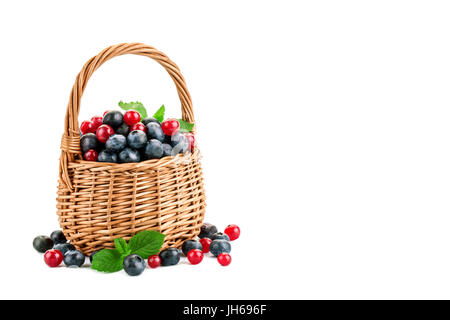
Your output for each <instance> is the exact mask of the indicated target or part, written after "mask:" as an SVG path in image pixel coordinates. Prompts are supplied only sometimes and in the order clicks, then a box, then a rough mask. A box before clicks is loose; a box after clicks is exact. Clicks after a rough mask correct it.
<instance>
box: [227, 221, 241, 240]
mask: <svg viewBox="0 0 450 320" xmlns="http://www.w3.org/2000/svg"><path fill="white" fill-rule="evenodd" d="M224 232H225V234H226V235H227V236H228V237H230V241H233V240H236V239H237V238H239V236H240V234H241V229H239V227H238V226H237V225H235V224H230V225H228V227H226V228H225V231H224Z"/></svg>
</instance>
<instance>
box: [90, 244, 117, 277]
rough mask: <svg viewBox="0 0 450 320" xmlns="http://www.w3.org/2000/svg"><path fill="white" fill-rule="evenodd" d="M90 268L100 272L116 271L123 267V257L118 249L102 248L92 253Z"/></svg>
mask: <svg viewBox="0 0 450 320" xmlns="http://www.w3.org/2000/svg"><path fill="white" fill-rule="evenodd" d="M91 268H92V269H94V270H97V271H101V272H108V273H110V272H117V271H120V270H122V269H123V257H122V255H121V254H120V252H119V251H117V250H115V249H113V250H111V249H103V250H100V251H99V252H97V253H96V254H95V255H94V258H93V260H92V266H91Z"/></svg>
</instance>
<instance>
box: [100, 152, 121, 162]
mask: <svg viewBox="0 0 450 320" xmlns="http://www.w3.org/2000/svg"><path fill="white" fill-rule="evenodd" d="M97 161H98V162H112V163H117V162H118V161H119V159H118V157H117V153H113V152H109V151H107V150H102V151H100V153H99V154H98V159H97Z"/></svg>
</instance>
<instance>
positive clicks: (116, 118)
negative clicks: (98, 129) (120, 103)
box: [103, 110, 123, 130]
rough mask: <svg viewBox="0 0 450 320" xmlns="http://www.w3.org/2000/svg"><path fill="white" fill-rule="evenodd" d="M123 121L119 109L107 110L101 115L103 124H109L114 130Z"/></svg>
mask: <svg viewBox="0 0 450 320" xmlns="http://www.w3.org/2000/svg"><path fill="white" fill-rule="evenodd" d="M122 123H123V114H122V112H120V111H117V110H114V111H109V112H108V113H107V114H105V115H104V116H103V124H107V125H109V126H111V127H112V128H113V129H114V130H115V129H117V128H119V127H120V126H121V125H122Z"/></svg>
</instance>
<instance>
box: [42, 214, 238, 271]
mask: <svg viewBox="0 0 450 320" xmlns="http://www.w3.org/2000/svg"><path fill="white" fill-rule="evenodd" d="M240 233H241V232H240V229H239V227H238V226H237V225H235V224H232V225H229V226H228V227H226V229H225V230H224V232H223V233H222V232H217V228H216V227H215V226H214V225H212V224H209V223H204V224H203V225H202V227H201V232H200V234H199V238H200V239H199V240H186V241H185V242H184V243H183V245H182V248H181V250H179V249H176V248H168V249H166V250H163V251H161V252H160V253H159V254H157V255H152V256H150V257H148V260H147V263H148V265H149V267H150V268H157V267H159V266H173V265H176V264H178V262H180V259H181V254H183V255H184V256H186V257H187V259H188V261H189V262H190V263H191V264H193V265H196V264H199V263H200V262H202V260H203V257H204V255H205V254H208V253H209V252H210V253H211V255H212V256H214V257H216V258H217V261H218V262H219V264H221V265H222V266H228V265H229V264H230V263H231V256H230V252H231V244H230V241H233V240H236V239H237V238H239V235H240ZM33 247H34V248H35V249H36V250H37V251H38V252H41V253H44V261H45V263H46V264H47V265H48V266H49V267H57V266H59V265H60V264H61V263H62V262H63V261H64V264H65V265H66V266H68V267H69V266H77V267H81V266H82V265H83V264H84V263H85V260H86V257H85V255H84V254H83V253H82V252H80V251H78V250H76V249H75V247H74V246H73V245H71V244H70V243H68V242H67V240H66V238H65V236H64V234H63V233H62V231H61V230H57V231H54V232H52V234H51V235H50V237H48V236H38V237H36V238H34V240H33ZM97 252H98V251H96V252H93V253H92V254H91V255H90V257H89V259H90V261H91V262H92V259H93V257H94V255H95V254H96V253H97ZM145 268H146V263H145V260H144V259H143V258H142V257H141V256H139V255H137V254H131V255H128V256H127V257H125V258H124V259H123V269H124V270H125V272H126V273H127V274H128V275H130V276H137V275H140V274H141V273H142V272H144V270H145Z"/></svg>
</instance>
